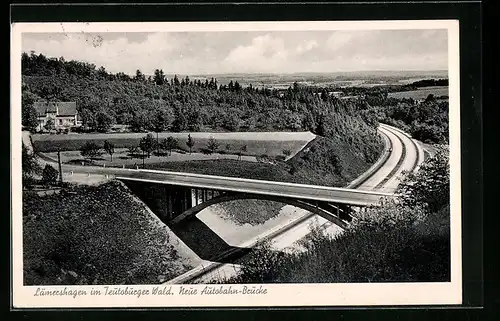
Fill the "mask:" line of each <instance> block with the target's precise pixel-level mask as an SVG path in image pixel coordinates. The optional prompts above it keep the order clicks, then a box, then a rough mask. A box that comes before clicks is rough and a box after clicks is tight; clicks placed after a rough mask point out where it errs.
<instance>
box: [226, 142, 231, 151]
mask: <svg viewBox="0 0 500 321" xmlns="http://www.w3.org/2000/svg"><path fill="white" fill-rule="evenodd" d="M230 150H231V144H229V143H227V144H226V151H228V152H229V151H230Z"/></svg>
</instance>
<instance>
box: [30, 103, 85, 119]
mask: <svg viewBox="0 0 500 321" xmlns="http://www.w3.org/2000/svg"><path fill="white" fill-rule="evenodd" d="M33 107H35V110H36V113H37V115H38V116H45V114H46V113H55V112H56V110H57V109H58V110H59V113H58V114H57V115H59V116H74V115H76V114H77V110H76V102H74V101H70V102H60V101H59V102H49V103H47V102H46V101H37V102H35V103H33ZM56 107H57V108H56Z"/></svg>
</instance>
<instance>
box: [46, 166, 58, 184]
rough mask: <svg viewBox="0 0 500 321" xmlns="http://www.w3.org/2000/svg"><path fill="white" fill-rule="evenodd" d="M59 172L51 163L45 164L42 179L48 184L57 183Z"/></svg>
mask: <svg viewBox="0 0 500 321" xmlns="http://www.w3.org/2000/svg"><path fill="white" fill-rule="evenodd" d="M58 176H59V172H58V171H57V170H56V169H55V168H54V167H52V166H50V165H49V164H47V165H45V167H44V169H43V172H42V181H43V182H44V184H47V185H54V184H56V183H57V177H58Z"/></svg>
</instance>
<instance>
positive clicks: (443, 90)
mask: <svg viewBox="0 0 500 321" xmlns="http://www.w3.org/2000/svg"><path fill="white" fill-rule="evenodd" d="M429 94H433V95H434V96H436V97H439V96H449V90H448V86H435V87H423V88H420V89H418V90H410V91H400V92H393V93H389V95H388V97H390V98H397V99H402V98H413V99H416V100H419V99H425V98H427V96H428V95H429Z"/></svg>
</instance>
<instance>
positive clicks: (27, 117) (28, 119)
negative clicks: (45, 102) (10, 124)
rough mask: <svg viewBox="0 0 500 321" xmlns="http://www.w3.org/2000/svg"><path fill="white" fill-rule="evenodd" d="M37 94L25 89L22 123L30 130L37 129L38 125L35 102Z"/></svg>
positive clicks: (22, 103)
mask: <svg viewBox="0 0 500 321" xmlns="http://www.w3.org/2000/svg"><path fill="white" fill-rule="evenodd" d="M34 101H35V95H33V94H32V93H30V92H26V91H23V95H22V102H21V108H22V109H21V115H22V125H23V126H24V127H26V128H27V129H28V130H30V131H35V129H36V127H37V126H38V115H37V113H36V110H35V107H34V106H33V103H34Z"/></svg>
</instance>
